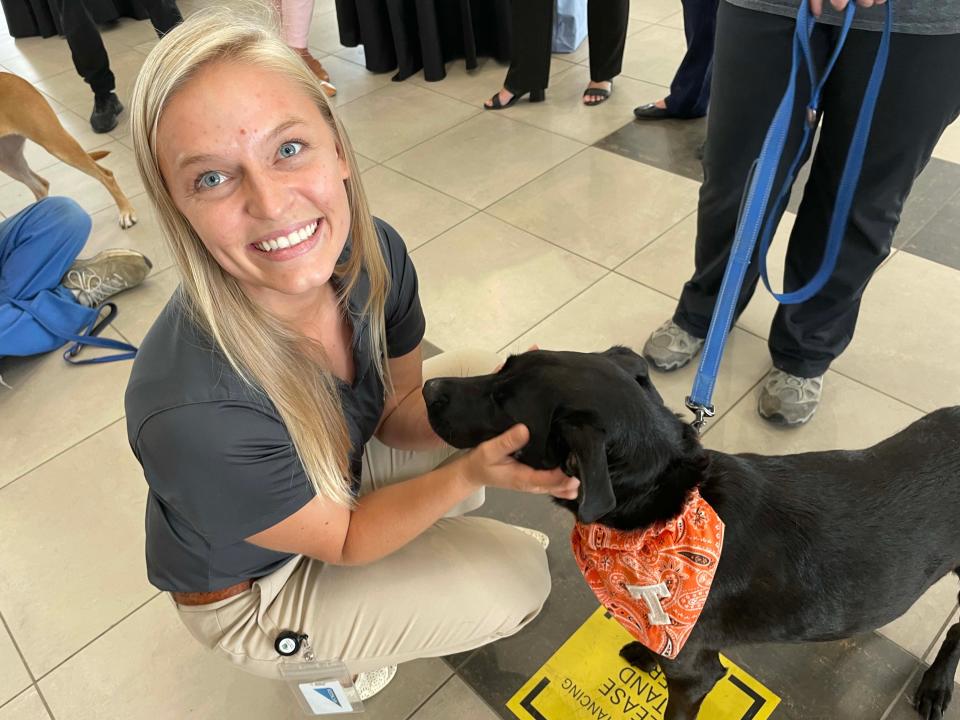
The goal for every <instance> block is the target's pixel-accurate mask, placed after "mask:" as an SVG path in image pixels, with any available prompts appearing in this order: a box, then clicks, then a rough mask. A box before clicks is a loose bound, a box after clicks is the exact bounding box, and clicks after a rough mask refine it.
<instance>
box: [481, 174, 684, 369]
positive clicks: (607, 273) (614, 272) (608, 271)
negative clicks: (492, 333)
mask: <svg viewBox="0 0 960 720" xmlns="http://www.w3.org/2000/svg"><path fill="white" fill-rule="evenodd" d="M564 162H566V161H564ZM531 182H532V181H531ZM518 190H519V188H518ZM481 212H484V213H486V211H481ZM694 212H696V211H694ZM487 214H489V213H487ZM490 217H492V218H494V219H495V220H499V221H500V222H503V223H505V224H507V225H509V226H510V227H513V228H515V229H517V230H519V231H520V232H524V233H526V234H528V235H531V236H532V237H535V238H537V239H538V240H542V241H543V242H546V243H549V244H550V245H553V246H554V247H556V248H558V249H560V250H562V251H563V252H565V253H568V254H570V255H573V256H575V257H578V258H580V259H581V260H585V261H587V262H589V263H591V264H592V265H596V266H597V267H600V268H603V270H604V271H605V272H604V274H603V275H601V276H600V277H599V278H597V279H596V280H595V281H594V282H592V283H590V284H589V285H587V286H586V287H584V288H583V289H582V290H581V291H580V292H578V293H577V294H576V295H574V296H573V297H571V298H570V299H568V300H567V301H565V302H564V303H562V304H561V305H559V306H558V307H556V308H554V309H553V310H552V311H550V312H549V313H547V314H546V315H545V316H543V317H542V318H540V319H539V320H537V321H536V322H535V323H533V325H531V326H530V327H528V328H527V329H526V330H524V331H523V332H522V333H520V334H519V335H517V336H516V337H515V338H513V339H512V340H511V341H510V342H508V343H507V344H506V345H504V346H503V347H501V348H500V349H499V350H498V351H497V352H503V351H504V350H506V349H507V348H509V347H510V345H512V344H513V343H515V342H516V341H517V340H519V339H520V338H522V337H523V336H524V335H526V334H527V333H528V332H530V331H532V330H533V329H534V328H536V327H537V326H538V325H540V324H542V323H543V322H545V321H546V320H547V319H549V318H550V317H552V316H553V315H555V314H556V313H557V312H559V311H560V310H562V309H563V308H564V307H566V306H567V305H569V304H570V303H571V302H573V301H574V300H576V299H577V298H578V297H580V296H581V295H583V294H584V293H586V292H587V291H588V290H589V289H590V288H592V287H593V286H594V285H596V284H597V283H599V282H600V281H601V280H604V279H606V278H608V277H609V276H610V275H617V276H619V277H621V278H623V279H624V280H628V281H630V282H632V283H636V284H637V285H639V286H641V287H643V288H645V289H647V290H651V291H653V292H655V293H657V294H659V295H663V296H664V297H667V298H670V299H671V300H673V301H674V302H676V298H673V297H671V296H670V295H667V294H666V293H665V292H663V291H662V290H658V289H657V288H652V287H650V286H648V285H644V284H643V283H642V282H640V281H638V280H634V279H633V278H631V277H627V276H626V275H624V274H622V273H620V272H618V271H617V270H616V269H615V268H608V267H606V266H605V265H603V264H601V263H598V262H597V261H596V260H591V259H590V258H587V257H585V256H583V255H580V254H579V253H576V252H574V251H572V250H568V249H567V248H565V247H562V246H561V245H557V244H556V243H554V242H552V241H550V240H548V239H546V238H544V237H540V236H539V235H537V234H536V233H533V232H530V231H529V230H525V229H523V228H521V227H517V226H516V225H514V224H513V223H511V222H509V221H507V220H501V219H500V218H498V217H497V216H496V215H490ZM687 217H689V214H688V215H686V216H685V217H684V218H683V219H681V220H678V221H677V222H676V223H674V224H673V225H671V226H670V227H668V228H666V229H665V230H664V231H663V232H661V233H660V234H659V235H657V236H656V237H655V238H653V239H652V240H651V241H650V242H649V243H647V244H646V245H644V248H647V247H649V246H650V245H651V244H653V243H655V242H656V241H657V240H659V239H660V238H662V237H663V236H664V235H665V234H667V233H668V232H670V231H671V230H672V229H673V228H674V227H676V226H677V225H678V224H680V223H681V222H683V220H685V219H686V218H687ZM637 252H642V249H641V250H638V251H637ZM634 255H636V253H634ZM630 257H631V258H632V257H633V255H631V256H630ZM629 259H630V258H628V260H629ZM624 262H627V260H624ZM622 264H623V263H620V265H622ZM620 265H618V266H617V267H620Z"/></svg>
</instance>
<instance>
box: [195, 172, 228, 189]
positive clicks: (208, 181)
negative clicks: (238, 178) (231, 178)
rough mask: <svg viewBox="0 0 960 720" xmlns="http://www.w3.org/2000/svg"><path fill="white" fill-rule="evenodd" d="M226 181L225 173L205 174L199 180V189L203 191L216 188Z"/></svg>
mask: <svg viewBox="0 0 960 720" xmlns="http://www.w3.org/2000/svg"><path fill="white" fill-rule="evenodd" d="M224 179H225V178H224V176H223V173H220V172H217V171H216V170H211V171H210V172H205V173H204V174H203V175H201V176H200V177H199V178H198V179H197V187H199V188H201V189H203V188H215V187H217V185H220V184H221V183H222V182H223V181H224Z"/></svg>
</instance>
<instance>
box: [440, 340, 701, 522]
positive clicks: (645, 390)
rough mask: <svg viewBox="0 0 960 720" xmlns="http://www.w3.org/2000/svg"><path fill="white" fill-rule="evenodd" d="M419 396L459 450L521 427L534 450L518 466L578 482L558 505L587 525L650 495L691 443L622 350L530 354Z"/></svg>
mask: <svg viewBox="0 0 960 720" xmlns="http://www.w3.org/2000/svg"><path fill="white" fill-rule="evenodd" d="M423 395H424V398H425V400H426V403H427V412H428V415H429V417H430V424H431V426H432V427H433V429H434V431H435V432H436V433H437V434H438V435H439V436H440V437H441V438H443V439H444V440H445V441H446V442H448V443H450V444H451V445H453V446H454V447H457V448H469V447H474V446H476V445H478V444H479V443H481V442H484V441H485V440H489V439H490V438H492V437H496V436H497V435H499V434H500V433H502V432H504V431H506V430H507V429H508V428H510V427H511V426H513V425H514V424H516V423H523V424H524V425H526V426H527V428H528V429H529V430H530V441H529V443H528V444H527V445H526V446H525V447H524V448H523V449H522V450H520V451H519V453H517V459H518V460H520V461H521V462H523V463H526V464H527V465H530V466H532V467H535V468H555V467H561V468H563V470H564V472H566V473H567V474H568V475H572V476H576V477H578V478H580V491H579V495H578V497H577V500H575V501H559V502H560V503H561V504H563V505H565V506H567V507H569V508H570V509H571V510H573V511H574V512H576V514H577V517H578V518H579V519H580V521H581V522H586V523H590V522H596V521H598V520H600V519H601V518H606V519H609V517H610V514H611V512H612V511H614V509H615V508H617V506H618V505H622V504H624V503H625V502H626V501H628V500H635V499H637V498H638V497H641V496H643V495H645V494H649V493H653V492H654V490H655V488H654V487H652V486H650V483H652V482H653V480H654V479H655V478H656V477H657V476H659V474H660V473H661V472H662V471H663V470H664V469H665V468H666V467H667V466H668V465H669V464H670V462H671V461H672V460H673V459H674V458H676V457H677V455H678V454H679V452H680V450H681V446H682V444H683V442H684V437H685V436H686V435H688V433H685V431H684V429H683V428H684V424H683V423H681V422H680V421H679V420H678V419H677V418H676V417H675V416H674V415H673V414H672V413H671V412H670V411H669V410H668V409H667V408H666V407H665V406H664V404H663V400H662V398H661V397H660V394H659V393H658V392H657V391H656V389H655V388H654V387H653V385H652V384H651V382H650V377H649V374H648V369H647V363H646V361H645V360H644V359H643V358H642V357H640V356H639V355H637V354H636V353H635V352H633V351H632V350H630V349H628V348H625V347H613V348H610V349H609V350H607V351H606V352H602V353H576V352H550V351H543V350H534V351H530V352H526V353H523V354H522V355H513V356H511V357H510V358H509V359H508V360H507V362H506V363H505V364H504V366H503V367H502V368H501V369H500V370H499V372H496V373H494V374H491V375H482V376H478V377H469V378H438V379H435V380H430V381H428V382H427V383H426V384H425V385H424V387H423ZM694 435H695V433H694Z"/></svg>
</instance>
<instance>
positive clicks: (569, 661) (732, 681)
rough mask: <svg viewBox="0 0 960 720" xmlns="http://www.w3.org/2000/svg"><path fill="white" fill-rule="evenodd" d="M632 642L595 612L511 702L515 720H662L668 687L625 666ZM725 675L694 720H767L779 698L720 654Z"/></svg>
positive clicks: (658, 677) (658, 676) (659, 677)
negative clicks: (625, 654) (623, 653)
mask: <svg viewBox="0 0 960 720" xmlns="http://www.w3.org/2000/svg"><path fill="white" fill-rule="evenodd" d="M632 639H633V638H631V637H630V634H629V633H628V632H627V631H626V630H624V629H623V628H622V627H621V626H620V624H619V623H618V622H617V621H616V620H614V619H612V618H609V617H607V614H606V612H605V611H604V609H603V608H602V607H601V608H598V609H597V611H596V612H595V613H594V614H593V615H591V616H590V618H589V619H588V620H587V621H586V622H585V623H584V624H583V625H581V626H580V628H579V629H578V630H577V631H576V632H575V633H574V634H573V635H571V636H570V638H569V639H568V640H567V641H566V642H565V643H564V644H563V645H561V646H560V648H559V649H558V650H557V651H556V652H555V653H554V654H553V657H551V658H550V659H549V660H547V662H546V664H544V666H543V667H542V668H540V669H539V670H538V671H537V672H536V673H535V674H534V676H533V677H532V678H530V679H529V680H528V681H527V682H526V683H525V684H524V686H523V687H522V688H520V690H519V691H518V692H517V694H516V695H514V696H513V697H512V698H510V701H509V702H508V703H507V707H508V708H509V709H510V710H511V711H512V712H513V714H514V715H516V716H517V717H518V718H520V720H662V719H663V713H664V711H665V710H666V707H667V682H666V678H664V676H663V674H662V673H661V672H660V670H659V669H657V670H654V671H653V672H652V673H645V672H643V671H642V670H638V669H637V668H635V667H633V666H631V665H629V664H627V663H626V662H625V661H624V660H622V659H621V658H620V656H619V654H618V653H619V652H620V648H621V647H623V646H624V645H625V644H626V643H628V642H630V641H631V640H632ZM721 660H722V662H723V665H724V666H725V667H726V668H727V674H726V676H724V678H723V679H722V680H721V681H720V682H719V683H717V685H716V687H715V688H714V689H713V691H712V692H711V693H710V694H709V695H708V696H707V699H706V700H705V701H704V703H703V707H702V708H701V710H700V718H699V720H766V718H769V717H770V715H771V713H772V712H773V710H774V708H775V707H777V705H778V704H779V703H780V698H779V697H777V696H776V695H774V694H773V693H772V692H770V691H769V690H768V689H767V688H765V687H764V686H763V685H761V684H760V683H759V682H758V681H757V680H756V679H755V678H753V677H751V676H750V675H748V674H747V673H746V672H745V671H744V670H742V669H741V668H739V667H737V665H736V664H734V663H733V662H731V661H730V660H728V659H727V658H725V657H723V656H722V655H721Z"/></svg>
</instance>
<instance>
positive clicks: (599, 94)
mask: <svg viewBox="0 0 960 720" xmlns="http://www.w3.org/2000/svg"><path fill="white" fill-rule="evenodd" d="M612 93H613V81H612V80H611V81H610V89H609V90H607V89H606V88H598V87H588V88H587V89H586V90H584V91H583V97H585V98H586V97H591V98H600V99H599V100H597V101H596V102H585V103H584V105H586V106H587V107H593V106H594V105H603V103H605V102H606V101H607V100H609V99H610V95H611V94H612Z"/></svg>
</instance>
